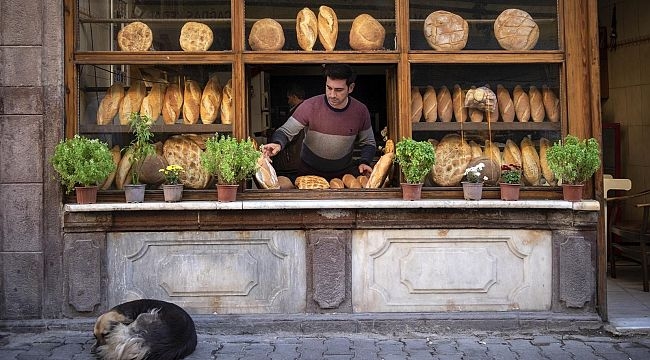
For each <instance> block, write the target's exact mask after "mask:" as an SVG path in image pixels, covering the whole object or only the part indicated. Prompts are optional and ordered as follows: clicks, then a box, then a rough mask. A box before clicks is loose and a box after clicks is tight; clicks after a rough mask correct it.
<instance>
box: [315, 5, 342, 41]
mask: <svg viewBox="0 0 650 360" xmlns="http://www.w3.org/2000/svg"><path fill="white" fill-rule="evenodd" d="M338 35H339V22H338V19H337V17H336V13H335V12H334V10H332V8H330V7H328V6H325V5H322V6H321V7H319V8H318V40H319V41H320V43H321V44H322V45H323V48H325V50H327V51H332V50H334V48H335V47H336V38H337V37H338Z"/></svg>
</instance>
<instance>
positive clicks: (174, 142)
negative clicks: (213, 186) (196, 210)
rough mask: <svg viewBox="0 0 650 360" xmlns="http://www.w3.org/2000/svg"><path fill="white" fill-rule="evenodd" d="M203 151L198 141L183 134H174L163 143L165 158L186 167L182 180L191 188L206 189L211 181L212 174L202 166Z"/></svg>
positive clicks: (168, 161) (169, 161)
mask: <svg viewBox="0 0 650 360" xmlns="http://www.w3.org/2000/svg"><path fill="white" fill-rule="evenodd" d="M201 152H202V151H201V148H200V147H199V145H198V144H197V143H196V142H194V141H193V140H192V139H191V138H190V137H187V136H183V135H174V136H172V137H170V138H169V139H167V141H165V144H164V145H163V156H164V157H165V160H167V163H169V164H177V165H180V166H181V167H182V168H183V169H185V171H184V172H183V173H181V176H180V180H181V182H182V183H183V185H185V186H186V187H188V188H191V189H204V188H205V187H206V186H208V183H209V182H210V174H209V173H208V172H207V171H205V170H204V169H203V167H202V166H201Z"/></svg>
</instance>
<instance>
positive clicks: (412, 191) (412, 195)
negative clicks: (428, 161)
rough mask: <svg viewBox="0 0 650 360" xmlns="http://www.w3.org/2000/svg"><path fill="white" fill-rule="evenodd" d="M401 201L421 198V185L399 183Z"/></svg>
mask: <svg viewBox="0 0 650 360" xmlns="http://www.w3.org/2000/svg"><path fill="white" fill-rule="evenodd" d="M400 185H401V187H402V199H404V200H420V199H421V198H422V184H409V183H401V184H400Z"/></svg>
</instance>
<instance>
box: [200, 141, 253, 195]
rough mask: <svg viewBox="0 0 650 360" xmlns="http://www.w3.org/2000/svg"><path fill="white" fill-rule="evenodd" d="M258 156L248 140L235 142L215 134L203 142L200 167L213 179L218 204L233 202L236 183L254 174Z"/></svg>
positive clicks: (237, 184)
mask: <svg viewBox="0 0 650 360" xmlns="http://www.w3.org/2000/svg"><path fill="white" fill-rule="evenodd" d="M260 156H262V152H261V151H259V150H258V149H256V148H255V145H254V144H253V142H252V141H251V139H250V138H248V139H246V140H237V139H236V138H234V137H231V136H230V135H219V134H218V133H217V134H215V135H214V136H213V137H211V138H209V139H208V140H206V142H205V151H204V152H203V153H202V154H201V166H202V167H203V168H204V169H205V170H206V171H208V172H209V173H210V174H212V175H213V176H214V177H216V179H217V197H218V199H219V201H224V202H225V201H234V200H235V198H236V194H237V188H238V187H239V184H240V183H241V182H242V181H244V180H246V179H247V178H249V177H252V176H253V174H255V171H256V170H257V166H258V163H257V160H258V159H259V157H260ZM226 194H228V195H227V196H226Z"/></svg>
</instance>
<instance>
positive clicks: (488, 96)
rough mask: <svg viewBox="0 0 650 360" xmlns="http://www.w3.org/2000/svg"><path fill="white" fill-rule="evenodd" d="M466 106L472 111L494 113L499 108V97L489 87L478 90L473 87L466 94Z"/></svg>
mask: <svg viewBox="0 0 650 360" xmlns="http://www.w3.org/2000/svg"><path fill="white" fill-rule="evenodd" d="M465 106H466V107H468V108H470V109H472V108H474V109H479V110H483V111H485V112H493V111H494V110H495V109H497V108H498V105H497V96H496V94H494V91H492V89H490V88H489V87H487V86H481V87H479V88H476V87H474V86H472V88H471V89H469V90H468V91H467V94H465Z"/></svg>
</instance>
